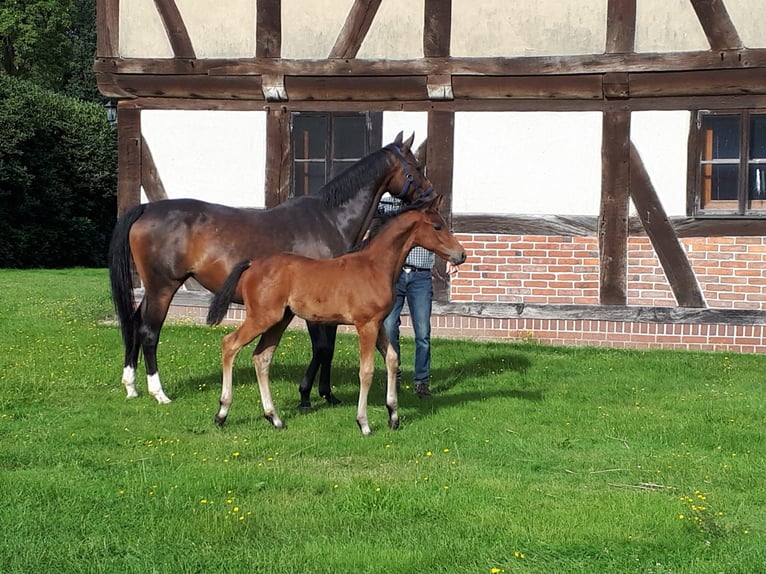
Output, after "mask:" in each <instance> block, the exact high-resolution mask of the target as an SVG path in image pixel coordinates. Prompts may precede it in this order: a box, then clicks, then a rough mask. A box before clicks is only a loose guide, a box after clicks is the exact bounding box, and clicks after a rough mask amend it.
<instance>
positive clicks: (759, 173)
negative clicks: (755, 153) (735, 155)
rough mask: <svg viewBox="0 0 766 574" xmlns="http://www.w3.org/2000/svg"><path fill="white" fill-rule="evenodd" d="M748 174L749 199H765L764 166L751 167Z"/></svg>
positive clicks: (765, 172)
mask: <svg viewBox="0 0 766 574" xmlns="http://www.w3.org/2000/svg"><path fill="white" fill-rule="evenodd" d="M749 171H750V173H749V179H748V182H749V186H748V187H749V188H750V189H749V191H748V197H749V198H750V199H766V165H762V164H759V165H751V166H750V170H749Z"/></svg>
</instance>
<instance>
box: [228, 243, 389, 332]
mask: <svg viewBox="0 0 766 574" xmlns="http://www.w3.org/2000/svg"><path fill="white" fill-rule="evenodd" d="M241 288H242V294H243V298H244V301H245V305H246V306H247V308H248V309H252V310H254V311H255V310H257V311H255V312H256V313H263V312H264V310H265V309H269V310H270V311H272V310H273V312H276V311H277V310H279V317H280V318H281V316H282V313H283V312H284V310H285V309H286V308H288V307H289V308H290V310H291V311H292V312H293V313H294V314H296V315H298V316H299V317H301V318H302V319H305V320H307V321H312V322H316V323H334V324H340V325H354V324H357V323H363V322H368V321H370V320H372V319H374V318H381V319H382V318H383V317H384V316H385V315H386V314H387V313H388V311H390V307H391V301H392V294H393V282H392V280H391V278H390V277H387V276H386V274H385V273H383V272H382V271H381V269H379V268H377V266H376V265H375V261H374V260H373V259H371V258H370V257H367V256H365V255H364V254H363V253H362V252H359V253H352V254H348V255H344V256H342V257H337V258H335V259H323V260H318V259H311V258H309V257H304V256H302V255H296V254H294V253H279V254H276V255H272V256H269V257H266V258H264V259H258V260H255V261H253V264H252V266H251V267H250V268H249V269H248V270H247V271H246V272H245V273H244V275H243V276H242V279H241Z"/></svg>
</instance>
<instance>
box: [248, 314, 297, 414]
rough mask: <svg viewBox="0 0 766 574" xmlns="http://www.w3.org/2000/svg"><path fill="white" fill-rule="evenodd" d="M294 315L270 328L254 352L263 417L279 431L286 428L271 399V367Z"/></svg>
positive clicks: (285, 317)
mask: <svg viewBox="0 0 766 574" xmlns="http://www.w3.org/2000/svg"><path fill="white" fill-rule="evenodd" d="M292 318H293V315H292V313H290V312H286V313H285V316H284V317H283V318H282V320H281V321H279V322H278V323H276V324H275V325H272V326H271V327H269V328H268V329H267V330H266V332H265V333H263V335H261V340H260V341H258V344H257V345H256V347H255V350H254V351H253V366H254V367H255V376H256V378H257V379H258V390H259V391H260V393H261V405H262V406H263V416H264V417H265V418H266V420H267V421H269V422H270V423H271V424H272V425H274V426H275V427H276V428H278V429H282V428H285V424H284V423H283V422H282V419H280V418H279V415H278V414H277V409H276V408H275V407H274V401H273V399H272V398H271V384H270V382H269V365H270V364H271V359H272V357H273V356H274V351H276V349H277V345H279V341H280V340H281V339H282V334H283V333H284V332H285V329H286V328H287V326H288V325H289V324H290V321H291V320H292Z"/></svg>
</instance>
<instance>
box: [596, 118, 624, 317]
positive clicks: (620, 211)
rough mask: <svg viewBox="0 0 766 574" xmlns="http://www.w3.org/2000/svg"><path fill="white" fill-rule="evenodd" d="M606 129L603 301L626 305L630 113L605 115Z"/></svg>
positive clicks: (601, 253)
mask: <svg viewBox="0 0 766 574" xmlns="http://www.w3.org/2000/svg"><path fill="white" fill-rule="evenodd" d="M602 125H603V128H602V137H601V166H602V167H601V207H600V213H599V220H598V247H599V260H600V265H601V273H600V274H599V300H600V301H601V303H602V304H603V305H625V304H626V303H627V300H628V291H627V272H628V262H627V252H628V206H629V203H630V202H629V197H630V112H629V111H610V112H605V113H604V115H603V121H602Z"/></svg>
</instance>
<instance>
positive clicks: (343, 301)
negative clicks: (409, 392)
mask: <svg viewBox="0 0 766 574" xmlns="http://www.w3.org/2000/svg"><path fill="white" fill-rule="evenodd" d="M441 200H442V197H441V196H436V197H435V198H433V199H431V200H427V201H423V202H418V204H413V205H410V206H406V207H405V208H403V209H402V211H401V213H400V214H399V215H396V216H395V217H393V218H392V219H391V220H390V221H389V222H388V223H386V224H385V225H384V226H383V227H382V228H381V229H380V231H379V232H378V233H377V234H376V235H375V237H373V238H372V239H371V240H370V242H369V244H368V245H367V246H366V247H365V248H363V249H361V250H359V251H356V252H353V253H348V254H346V255H342V256H340V257H336V258H334V259H324V260H319V259H311V258H309V257H304V256H302V255H296V254H294V253H280V254H277V255H272V256H270V257H267V258H262V259H258V260H255V261H253V260H251V261H245V262H243V263H241V264H239V265H237V266H235V267H234V270H233V271H232V273H231V275H229V277H228V278H227V279H226V282H225V283H224V284H223V286H222V287H221V288H220V289H219V290H218V292H217V293H216V294H215V296H214V297H213V300H212V301H211V303H210V309H209V311H208V316H207V322H208V324H211V325H214V324H217V323H220V322H221V320H222V319H223V317H224V316H225V315H226V311H227V309H228V308H229V304H230V303H231V301H232V299H233V298H234V296H235V293H241V295H242V298H243V300H244V302H245V320H244V321H243V323H242V324H241V325H240V326H239V328H238V329H237V330H236V331H234V332H233V333H230V334H228V335H226V336H225V337H224V338H223V342H222V343H221V348H222V362H223V385H222V388H221V407H220V410H219V411H218V414H217V415H216V416H215V420H216V423H218V424H219V425H222V424H223V423H224V422H226V417H227V416H228V413H229V407H231V402H232V365H233V363H234V358H235V356H236V355H237V353H238V352H239V350H240V349H241V348H242V347H244V346H245V345H247V344H249V343H250V342H251V341H253V340H254V339H255V338H256V337H258V336H259V335H261V339H260V341H258V344H257V345H256V348H255V351H254V352H253V364H254V365H255V373H256V377H257V379H258V388H259V390H260V393H261V404H262V405H263V412H264V416H265V417H266V419H268V420H269V421H270V422H271V424H273V425H274V426H275V427H277V428H283V427H284V424H283V423H282V420H281V419H280V418H279V415H277V412H276V410H275V408H274V402H273V401H272V398H271V389H270V385H269V364H270V363H271V359H272V357H273V356H274V352H275V351H276V348H277V345H279V341H280V339H281V338H282V334H283V333H284V330H285V328H287V325H288V324H289V323H290V321H291V320H292V318H293V316H294V315H298V316H299V317H301V318H303V319H305V320H306V321H312V322H318V323H333V324H340V325H354V327H355V328H356V331H357V333H358V334H359V403H358V406H357V412H356V421H357V423H358V424H359V428H360V429H361V431H362V433H363V434H365V435H368V434H370V425H369V422H368V420H367V396H368V394H369V390H370V384H371V383H372V375H373V370H374V359H375V348H376V346H377V348H378V350H379V351H380V352H381V354H382V355H383V356H384V357H385V361H386V372H387V388H386V407H387V408H388V426H389V427H391V428H398V426H399V415H398V413H397V390H396V369H397V357H396V351H394V349H393V347H392V346H391V345H390V344H389V343H388V339H387V338H386V332H385V329H382V328H381V324H382V323H383V319H385V318H386V316H387V315H388V313H389V312H390V311H391V308H392V307H393V305H394V286H395V284H396V279H397V277H398V276H399V273H400V272H401V269H402V265H403V264H404V260H405V259H406V257H407V254H408V253H409V251H410V249H412V248H413V247H414V246H416V245H420V246H421V247H425V248H426V249H430V250H431V251H433V252H434V253H436V254H437V255H439V256H441V257H443V258H444V259H448V260H449V261H450V262H452V263H453V264H455V265H460V264H461V263H463V262H464V261H465V250H464V249H463V246H462V245H460V243H459V242H458V240H457V239H455V237H454V236H453V235H452V234H451V233H450V231H449V229H448V227H447V224H446V223H445V222H444V219H442V217H441V215H439V212H438V208H439V206H440V205H441Z"/></svg>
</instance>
